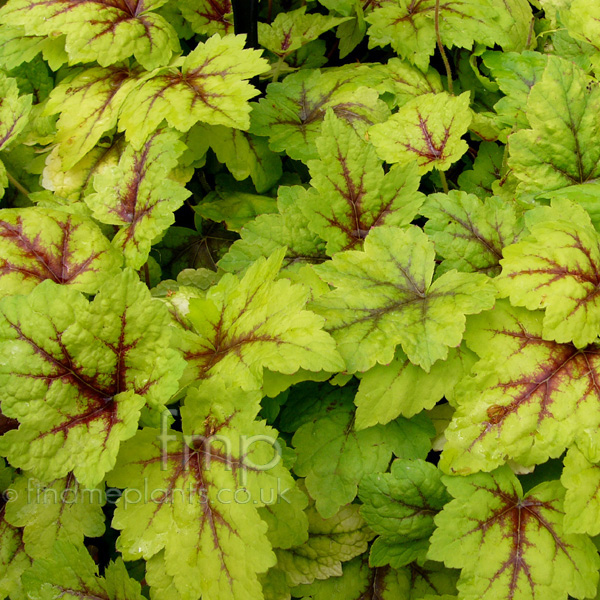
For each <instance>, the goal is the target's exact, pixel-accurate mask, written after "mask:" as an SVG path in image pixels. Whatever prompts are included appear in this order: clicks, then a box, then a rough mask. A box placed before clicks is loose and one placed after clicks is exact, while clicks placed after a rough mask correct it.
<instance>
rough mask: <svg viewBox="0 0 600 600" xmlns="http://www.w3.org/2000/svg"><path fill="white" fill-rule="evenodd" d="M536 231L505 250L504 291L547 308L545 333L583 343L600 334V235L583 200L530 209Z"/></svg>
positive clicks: (529, 218)
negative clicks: (582, 202) (583, 204)
mask: <svg viewBox="0 0 600 600" xmlns="http://www.w3.org/2000/svg"><path fill="white" fill-rule="evenodd" d="M526 224H527V226H528V229H529V230H530V232H531V234H530V235H529V236H527V237H525V238H524V239H523V240H522V241H521V242H519V243H517V244H513V245H512V246H509V247H508V248H505V249H504V258H503V259H502V260H501V261H500V262H501V264H502V274H501V276H500V277H499V278H498V279H497V282H498V289H499V290H500V295H501V296H508V297H509V298H510V301H511V303H512V304H514V305H516V306H525V307H526V308H528V309H530V310H534V309H536V308H544V309H546V311H545V314H544V329H543V335H544V337H545V338H546V339H551V340H556V341H557V342H571V341H572V342H573V343H574V344H575V346H577V347H578V348H582V347H583V346H585V345H586V344H590V343H592V342H594V341H595V340H596V338H597V337H598V334H600V289H599V286H600V236H599V234H598V233H597V232H596V230H595V229H594V226H593V225H592V222H591V220H590V217H589V215H588V214H587V212H586V211H585V210H584V209H583V208H582V207H581V206H579V205H578V204H576V203H574V202H570V201H568V200H565V199H556V200H554V201H553V202H552V207H540V208H537V209H534V210H531V211H529V212H528V213H527V218H526Z"/></svg>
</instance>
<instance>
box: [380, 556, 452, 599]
mask: <svg viewBox="0 0 600 600" xmlns="http://www.w3.org/2000/svg"><path fill="white" fill-rule="evenodd" d="M388 573H389V575H392V577H393V579H394V580H395V585H396V586H397V589H398V595H397V596H396V597H400V598H406V600H425V599H427V600H456V596H455V595H454V594H456V582H457V580H458V576H459V572H458V571H456V570H455V569H447V568H446V567H444V565H443V564H441V563H439V562H433V561H426V562H424V563H423V564H419V563H416V562H414V563H410V564H409V565H406V567H403V568H401V569H398V570H397V571H395V570H390V571H389V572H388Z"/></svg>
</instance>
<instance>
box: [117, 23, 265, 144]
mask: <svg viewBox="0 0 600 600" xmlns="http://www.w3.org/2000/svg"><path fill="white" fill-rule="evenodd" d="M244 42H245V36H243V35H237V36H235V35H227V36H226V37H224V38H221V37H220V36H219V35H217V34H215V35H213V36H212V37H211V38H209V39H208V40H206V42H204V43H202V42H201V43H199V44H198V46H197V47H196V49H195V50H193V51H192V52H190V54H188V55H187V56H186V57H185V58H184V59H183V63H182V68H181V71H180V70H179V69H178V68H176V67H169V68H168V69H160V70H158V71H156V72H155V73H154V74H153V76H151V77H150V78H149V79H147V80H146V81H145V82H144V83H143V84H142V85H140V86H139V87H138V88H137V89H136V90H135V91H134V92H132V93H131V94H129V96H127V99H126V100H125V103H124V104H123V108H122V110H121V113H120V116H119V130H120V131H125V132H126V136H127V140H128V141H130V142H131V143H132V144H133V145H134V146H135V147H136V148H140V147H141V146H142V144H143V143H144V142H145V141H146V139H147V138H148V136H149V135H150V134H151V133H152V132H153V131H154V130H156V129H157V128H158V126H159V125H160V124H161V122H162V121H163V119H166V120H167V123H168V124H169V125H170V126H171V127H175V128H176V129H178V130H179V131H187V130H188V129H190V128H191V127H192V125H194V124H195V123H197V122H198V121H202V122H205V123H209V124H211V125H227V126H228V127H235V128H237V129H248V127H249V126H250V117H249V113H250V105H249V104H248V100H250V98H252V97H254V96H255V95H256V94H257V93H258V90H256V89H255V88H254V87H252V86H251V85H250V84H249V83H248V81H247V80H248V79H251V78H252V77H254V76H255V75H260V73H263V72H264V71H266V70H267V69H268V68H269V67H268V63H267V61H266V60H265V59H264V58H261V57H260V52H259V51H258V50H249V49H244Z"/></svg>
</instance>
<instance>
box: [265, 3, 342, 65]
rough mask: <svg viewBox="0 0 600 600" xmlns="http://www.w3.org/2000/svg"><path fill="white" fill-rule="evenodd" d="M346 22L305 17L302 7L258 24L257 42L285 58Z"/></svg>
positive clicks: (326, 18) (323, 16) (317, 15)
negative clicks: (268, 21) (270, 21)
mask: <svg viewBox="0 0 600 600" xmlns="http://www.w3.org/2000/svg"><path fill="white" fill-rule="evenodd" d="M347 20H348V17H334V16H332V15H321V14H318V13H310V14H308V15H307V14H306V6H302V7H300V8H298V9H296V10H290V11H287V12H281V13H279V14H278V15H277V16H276V17H275V20H274V21H273V22H272V23H271V24H267V23H259V24H258V40H259V42H260V45H261V46H263V47H264V48H266V49H267V50H269V51H271V52H273V54H275V55H276V56H287V55H288V54H291V53H292V52H295V51H296V50H298V48H301V47H302V46H304V45H306V44H308V42H311V41H313V40H316V39H317V38H318V37H319V36H320V35H321V34H322V33H325V32H326V31H329V30H330V29H332V28H333V27H336V26H337V25H339V24H340V23H344V22H345V21H347Z"/></svg>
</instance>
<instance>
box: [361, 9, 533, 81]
mask: <svg viewBox="0 0 600 600" xmlns="http://www.w3.org/2000/svg"><path fill="white" fill-rule="evenodd" d="M435 7H436V1H435V0H413V1H412V2H410V3H409V2H405V1H404V0H389V1H386V2H381V4H380V6H378V7H377V8H375V10H373V12H372V13H371V14H370V15H368V16H367V17H366V20H367V22H368V23H370V24H371V27H370V28H369V47H370V48H372V47H373V46H386V45H387V44H391V45H392V48H393V49H394V50H395V51H396V52H397V53H398V54H400V56H401V57H402V58H406V59H408V60H409V61H410V62H412V63H414V64H416V65H417V66H418V67H419V68H420V69H421V70H423V71H425V70H426V69H427V65H428V63H429V58H430V56H431V55H432V54H433V52H434V50H435V46H436V32H435V22H434V15H435ZM532 18H533V15H532V12H531V7H530V6H529V3H528V2H526V1H525V0H511V1H510V2H502V3H498V2H494V1H493V0H443V1H442V2H440V3H439V30H440V36H441V39H442V43H443V44H444V46H447V47H449V48H452V47H453V46H458V47H460V48H472V46H473V44H474V42H477V43H480V44H485V45H487V46H492V47H493V46H494V44H499V45H500V46H502V48H503V49H504V50H507V51H508V50H522V49H524V48H525V46H526V45H527V36H528V33H529V27H530V24H531V20H532Z"/></svg>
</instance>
